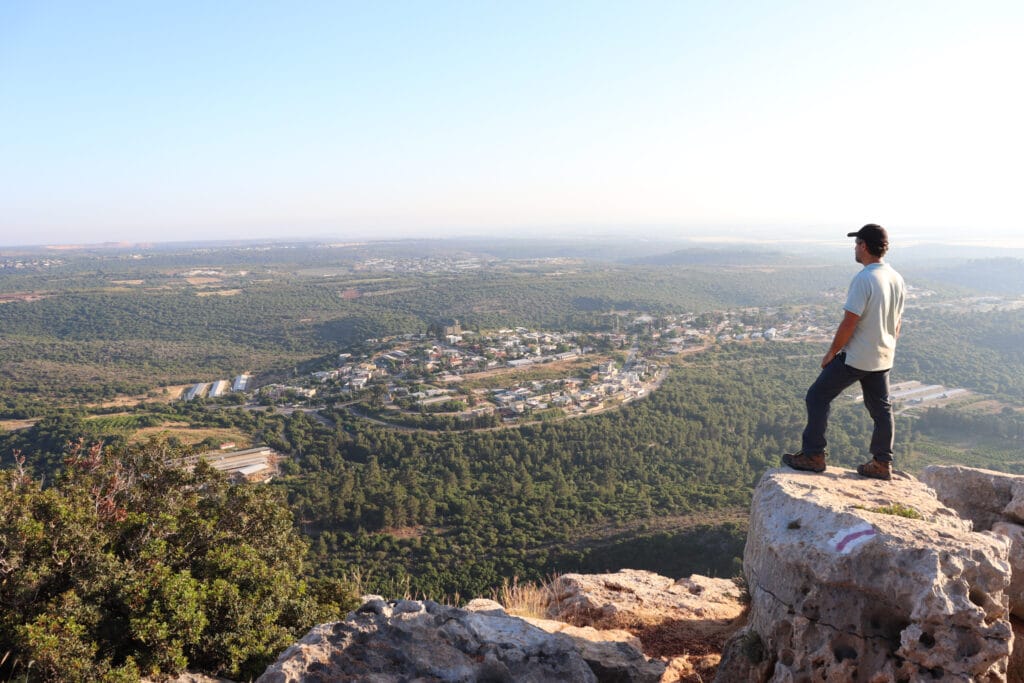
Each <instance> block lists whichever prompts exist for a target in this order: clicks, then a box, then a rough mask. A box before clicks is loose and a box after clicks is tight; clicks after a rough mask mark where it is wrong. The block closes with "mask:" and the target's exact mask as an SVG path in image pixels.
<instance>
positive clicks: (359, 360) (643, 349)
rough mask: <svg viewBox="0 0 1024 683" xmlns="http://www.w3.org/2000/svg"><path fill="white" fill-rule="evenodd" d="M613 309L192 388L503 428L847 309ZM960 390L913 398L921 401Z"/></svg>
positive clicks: (428, 336)
mask: <svg viewBox="0 0 1024 683" xmlns="http://www.w3.org/2000/svg"><path fill="white" fill-rule="evenodd" d="M928 294H929V293H928V292H915V293H914V294H913V296H914V298H920V297H922V296H928ZM607 315H608V317H609V325H608V327H610V328H612V329H611V330H607V331H600V332H594V331H589V332H583V331H550V330H537V329H530V328H526V327H514V328H504V329H498V330H493V331H486V330H470V329H464V328H463V326H462V325H461V324H460V322H459V321H458V320H448V321H443V322H438V323H436V324H434V325H432V326H431V328H430V329H429V330H428V331H427V332H425V333H418V334H405V335H396V336H393V337H387V338H381V339H367V340H365V342H364V343H362V344H360V345H358V347H357V348H353V349H352V350H351V351H345V352H342V353H339V354H338V355H337V356H336V357H333V358H332V359H330V360H325V361H324V362H323V363H322V366H321V369H317V370H314V371H312V372H309V373H307V374H304V375H298V376H294V377H292V378H289V379H288V380H287V381H284V382H282V381H280V379H279V378H266V379H264V381H263V382H260V381H259V380H260V379H261V378H259V377H258V376H253V375H250V374H248V373H242V374H239V375H237V376H235V377H234V379H233V380H228V379H221V380H215V381H212V382H200V383H196V384H194V385H193V386H191V387H188V388H186V389H185V390H184V391H183V392H182V395H181V399H182V400H194V399H197V398H218V397H224V396H226V395H228V394H230V393H234V392H244V393H245V394H246V397H247V400H248V401H250V402H252V403H255V404H260V405H263V406H270V405H273V406H278V407H280V408H283V409H295V408H297V407H302V406H307V407H314V406H318V405H326V404H334V405H341V406H343V407H345V408H346V409H347V410H348V411H349V412H350V413H351V414H353V415H356V416H357V417H363V418H366V419H373V420H376V421H379V422H384V423H392V424H396V425H404V426H406V427H419V428H427V429H431V428H434V429H436V428H442V427H444V428H450V427H452V426H454V427H457V428H492V427H497V426H502V425H515V424H522V423H523V422H526V421H531V420H537V419H552V418H559V417H572V416H578V415H585V414H592V413H594V412H599V411H601V410H606V409H608V408H611V407H614V406H615V405H619V404H623V403H628V402H630V401H633V400H636V399H639V398H642V397H644V396H646V395H647V394H649V393H650V392H651V391H654V390H656V389H657V387H658V386H659V384H660V382H661V379H663V377H664V375H665V373H666V372H667V365H668V363H669V362H670V361H671V359H672V358H674V357H677V356H679V355H680V354H686V353H689V352H693V351H696V350H700V349H706V348H709V347H711V346H715V345H725V344H732V343H745V344H751V343H775V342H786V341H827V340H828V339H829V338H830V335H831V333H832V331H833V328H834V326H835V311H834V310H832V309H831V308H829V307H827V306H822V305H806V306H790V307H785V308H778V307H776V308H743V309H734V310H728V311H716V312H710V313H701V314H695V313H691V314H678V315H654V314H650V313H645V312H636V311H609V312H608V314H607ZM325 366H326V367H325ZM275 379H276V381H274V380H275ZM933 393H934V392H933ZM955 393H956V392H954V394H955ZM943 394H945V395H943ZM954 394H948V393H946V392H939V393H938V394H936V396H931V395H930V394H928V393H924V394H915V395H913V396H908V397H906V398H907V401H910V400H912V401H913V402H914V404H915V405H916V404H920V403H923V402H926V401H931V400H937V399H938V398H949V397H951V396H952V395H954ZM896 398H900V397H896ZM900 400H901V401H902V400H903V399H902V398H900Z"/></svg>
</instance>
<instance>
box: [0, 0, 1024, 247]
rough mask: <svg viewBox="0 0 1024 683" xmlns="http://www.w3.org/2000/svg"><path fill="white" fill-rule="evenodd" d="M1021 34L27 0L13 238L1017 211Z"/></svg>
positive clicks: (539, 227) (1004, 29) (749, 12)
mask: <svg viewBox="0 0 1024 683" xmlns="http://www.w3.org/2000/svg"><path fill="white" fill-rule="evenodd" d="M1021 36H1024V3H1022V2H1019V0H1006V1H991V2H985V1H984V0H979V1H977V2H967V1H966V0H965V1H963V2H945V1H942V0H927V1H926V0H921V1H914V0H908V1H897V0H888V1H886V2H872V1H864V0H857V1H854V0H850V1H849V2H829V1H825V0H819V1H816V2H795V1H791V2H729V1H718V2H712V1H707V2H686V1H684V0H676V1H674V2H629V3H626V2H617V3H611V2H568V1H565V0H551V1H550V2H524V1H520V0H517V1H515V2H501V3H498V2H481V1H472V2H471V1H469V0H467V1H465V2H441V1H436V2H399V1H393V2H385V1H380V2H377V1H373V2H341V1H337V2H283V1H282V2H251V1H245V2H227V1H213V2H211V1H208V0H204V1H203V2H195V1H192V0H175V1H174V2H139V1H137V0H134V1H131V2H127V1H126V2H114V1H102V0H101V1H99V2H94V3H93V2H83V1H81V0H78V1H75V2H51V1H47V0H2V1H0V244H7V245H12V244H38V243H54V242H61V243H67V242H73V243H81V242H99V241H163V240H178V239H199V238H209V239H216V238H236V237H294V236H325V237H326V236H331V237H338V238H365V237H386V236H408V235H433V236H441V235H461V234H502V235H508V234H528V235H533V234H553V233H558V232H563V233H585V232H587V231H595V232H601V233H606V234H607V233H622V234H636V235H641V236H650V235H655V234H661V235H665V236H678V237H686V236H691V235H696V234H700V233H707V232H712V233H715V234H717V235H720V236H737V237H741V236H742V237H749V236H757V235H770V234H777V233H778V231H779V230H780V229H783V230H790V231H791V232H792V233H793V234H801V235H809V234H813V233H814V232H815V231H818V232H823V233H825V234H830V233H831V231H832V230H834V229H840V228H846V227H848V226H851V225H852V226H853V227H857V226H859V225H860V224H862V223H864V222H867V221H878V222H882V223H883V224H886V225H888V226H889V227H890V228H891V230H893V231H894V232H899V233H901V234H903V235H907V236H909V235H913V236H914V237H915V238H918V239H937V240H949V239H959V238H962V237H969V238H971V239H978V238H990V237H991V238H995V237H1003V238H1010V237H1019V236H1021V235H1024V208H1022V203H1021V202H1020V200H1019V199H1018V195H1019V194H1020V192H1021V187H1024V172H1022V171H1021V164H1022V160H1024V133H1022V122H1024V88H1022V87H1021V85H1020V82H1021V72H1022V71H1024V39H1022V38H1021ZM851 229H852V228H851ZM839 238H840V239H844V238H842V237H841V236H840V237H839Z"/></svg>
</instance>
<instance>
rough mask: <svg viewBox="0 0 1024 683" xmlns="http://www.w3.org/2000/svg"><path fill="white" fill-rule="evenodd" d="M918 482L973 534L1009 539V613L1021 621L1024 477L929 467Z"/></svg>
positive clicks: (1023, 608)
mask: <svg viewBox="0 0 1024 683" xmlns="http://www.w3.org/2000/svg"><path fill="white" fill-rule="evenodd" d="M921 480H922V481H923V482H924V483H926V484H928V485H929V486H931V487H932V488H933V489H935V493H936V494H937V495H938V497H939V500H940V501H942V502H943V503H944V504H945V505H948V506H949V507H951V508H953V509H954V510H956V511H957V512H958V513H959V514H960V516H961V517H964V518H966V519H970V520H972V522H973V524H974V530H975V531H992V532H994V533H997V534H1001V535H1003V536H1006V537H1007V538H1008V539H1010V586H1009V588H1008V589H1007V591H1006V593H1007V595H1008V596H1009V598H1010V612H1011V613H1013V614H1014V615H1015V616H1017V617H1020V618H1024V526H1021V523H1022V522H1024V477H1021V476H1019V475H1014V474H1006V473H1005V472H994V471H992V470H982V469H977V468H974V467H962V466H945V465H932V466H930V467H926V468H925V470H924V472H923V473H922V474H921Z"/></svg>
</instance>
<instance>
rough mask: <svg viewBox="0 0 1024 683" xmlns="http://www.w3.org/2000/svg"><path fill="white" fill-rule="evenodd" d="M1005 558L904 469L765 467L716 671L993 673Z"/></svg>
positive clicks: (889, 676)
mask: <svg viewBox="0 0 1024 683" xmlns="http://www.w3.org/2000/svg"><path fill="white" fill-rule="evenodd" d="M911 517H918V518H911ZM1008 554H1009V543H1008V542H1007V540H1006V539H1005V538H1002V537H999V536H996V535H995V534H990V533H976V532H974V531H972V530H971V523H970V522H968V521H967V520H964V519H961V518H960V516H959V515H957V513H956V512H955V511H954V510H952V509H950V508H949V507H947V506H946V505H944V504H943V503H941V502H940V501H939V499H938V498H937V497H936V494H935V493H934V492H933V491H932V490H931V489H929V488H928V487H926V486H924V485H923V484H922V483H921V482H919V481H917V480H916V479H913V478H912V477H908V476H905V475H903V476H897V477H896V478H894V480H893V481H891V482H880V481H876V480H871V479H865V478H863V477H859V476H857V475H856V474H855V473H853V472H851V471H848V470H842V469H837V468H830V469H829V470H828V471H827V472H826V473H824V474H809V473H803V472H795V471H792V470H770V471H768V472H767V473H766V474H765V475H764V477H762V479H761V481H760V483H759V484H758V486H757V489H756V491H755V493H754V500H753V503H752V506H751V517H750V529H749V533H748V537H747V546H746V550H745V553H744V572H745V574H746V578H747V583H748V588H749V591H750V596H751V609H750V615H749V623H748V625H747V626H746V627H744V629H742V631H740V632H739V633H737V634H736V635H735V636H734V637H733V638H732V639H730V641H729V643H728V644H727V646H726V650H725V651H724V652H723V660H722V664H721V666H720V668H719V671H718V677H717V679H716V680H719V681H723V682H728V683H732V682H733V681H740V680H751V681H768V680H771V681H792V680H815V681H870V682H871V683H882V682H887V681H892V682H895V681H919V680H963V681H1004V680H1006V670H1007V661H1008V655H1009V654H1010V648H1011V644H1012V641H1013V635H1012V630H1011V626H1010V622H1009V610H1008V607H1007V596H1006V594H1005V591H1006V589H1007V587H1008V585H1009V573H1010V572H1009V562H1008Z"/></svg>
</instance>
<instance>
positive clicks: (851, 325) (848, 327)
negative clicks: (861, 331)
mask: <svg viewBox="0 0 1024 683" xmlns="http://www.w3.org/2000/svg"><path fill="white" fill-rule="evenodd" d="M843 313H845V315H844V316H843V322H841V323H839V329H837V330H836V336H835V337H833V338H832V346H830V347H828V353H826V354H825V357H824V358H822V359H821V367H825V366H826V365H828V364H829V363H831V362H832V359H833V358H835V357H836V354H837V353H839V352H840V351H842V350H843V347H844V346H846V343H847V342H849V341H850V337H852V336H853V331H854V330H856V329H857V323H858V322H859V321H860V316H859V315H857V314H856V313H850V312H849V311H846V310H844V311H843Z"/></svg>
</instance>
